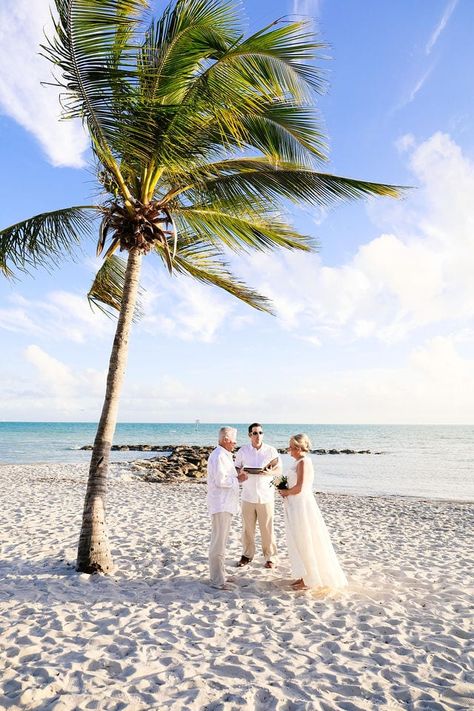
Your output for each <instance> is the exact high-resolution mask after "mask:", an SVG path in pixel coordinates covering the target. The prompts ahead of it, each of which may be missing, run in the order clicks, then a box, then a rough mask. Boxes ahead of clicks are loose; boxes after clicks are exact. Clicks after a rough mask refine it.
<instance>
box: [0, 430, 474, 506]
mask: <svg viewBox="0 0 474 711" xmlns="http://www.w3.org/2000/svg"><path fill="white" fill-rule="evenodd" d="M228 424H230V425H232V426H235V427H237V429H238V440H239V441H238V445H240V444H244V443H246V442H247V441H248V438H247V426H246V425H244V424H235V423H228ZM218 428H219V425H218V424H209V423H199V422H194V423H159V424H152V423H148V424H146V423H145V424H140V423H132V424H127V423H119V424H118V425H117V430H116V433H115V438H114V444H150V445H176V444H199V445H213V444H215V442H216V436H217V430H218ZM95 430H96V425H95V424H94V423H91V422H0V464H7V463H15V464H27V463H28V464H31V463H35V462H41V463H43V462H65V463H79V462H88V461H89V458H90V452H87V451H80V447H82V446H83V445H87V444H92V442H93V439H94V435H95ZM264 432H265V442H267V443H269V444H273V445H274V446H276V447H286V446H287V444H288V439H289V437H290V435H291V434H295V433H297V432H306V433H307V434H308V435H309V437H310V439H311V441H312V444H313V448H315V449H326V450H329V449H337V450H341V449H354V450H366V449H368V450H370V452H371V454H333V455H330V454H326V455H312V458H313V461H314V465H315V472H316V489H317V490H318V491H324V492H337V493H350V494H361V495H378V494H382V495H388V496H414V497H423V498H430V499H448V500H462V501H474V426H438V425H308V424H291V425H285V424H271V425H265V426H264ZM146 456H156V453H145V452H113V453H112V461H115V462H120V461H121V462H125V461H129V460H133V459H137V458H139V457H146ZM283 461H284V465H285V464H288V463H289V458H288V456H287V455H284V456H283Z"/></svg>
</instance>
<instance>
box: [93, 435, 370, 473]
mask: <svg viewBox="0 0 474 711" xmlns="http://www.w3.org/2000/svg"><path fill="white" fill-rule="evenodd" d="M91 449H92V446H91V445H85V446H84V447H81V450H91ZM213 449H214V447H213V446H212V447H205V446H200V445H186V444H179V445H171V444H164V445H163V444H161V445H150V444H114V445H113V446H112V450H113V451H114V452H160V453H161V454H160V455H159V456H157V457H147V458H146V459H135V460H133V461H132V462H131V466H132V468H133V469H134V470H135V471H136V472H137V473H138V472H139V473H140V475H141V478H142V479H143V480H144V481H156V482H172V481H198V480H200V479H203V478H204V477H205V476H206V468H207V460H208V457H209V454H210V453H211V452H212V450H213ZM236 451H237V450H236ZM278 451H279V452H280V454H285V453H286V451H287V450H286V449H278ZM311 454H319V455H324V454H371V451H370V449H359V450H357V449H312V450H311ZM374 454H381V452H374Z"/></svg>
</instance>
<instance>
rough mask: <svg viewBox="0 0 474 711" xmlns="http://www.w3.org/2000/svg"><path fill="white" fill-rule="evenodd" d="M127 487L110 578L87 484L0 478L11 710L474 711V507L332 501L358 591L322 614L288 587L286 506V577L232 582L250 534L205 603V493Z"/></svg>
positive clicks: (82, 471)
mask: <svg viewBox="0 0 474 711" xmlns="http://www.w3.org/2000/svg"><path fill="white" fill-rule="evenodd" d="M121 472H122V473H123V472H124V469H123V468H119V467H118V466H114V475H113V478H112V480H111V484H110V491H109V499H108V523H109V530H110V537H111V541H112V547H113V552H114V559H115V563H116V564H117V566H118V572H117V574H116V575H115V576H113V577H103V576H88V575H78V574H77V573H76V572H75V571H74V567H73V566H74V558H75V548H76V542H77V536H78V531H79V526H80V517H81V513H82V504H83V496H84V487H85V475H86V467H85V466H83V465H78V466H75V465H64V466H61V465H57V464H54V465H37V466H33V465H29V466H9V465H4V466H0V493H1V500H2V505H3V509H2V515H1V517H0V536H1V543H2V547H1V556H0V558H1V560H0V580H1V582H0V670H1V682H2V683H1V691H0V708H2V709H3V708H5V709H55V710H56V709H57V710H61V711H63V710H64V711H65V710H66V709H68V710H69V709H78V710H80V711H83V710H86V709H107V710H108V709H116V710H118V709H137V710H138V709H158V710H160V711H161V709H199V710H200V709H205V710H206V711H211V709H212V710H215V711H217V709H219V710H224V711H231V710H234V709H251V710H253V709H258V710H259V711H264V710H266V709H272V710H273V709H282V710H283V709H285V710H286V711H297V710H298V711H299V710H300V709H301V710H302V709H305V710H307V709H310V710H312V709H321V710H323V711H332V710H334V711H336V710H337V711H339V710H340V709H344V710H345V711H356V710H357V709H373V710H374V711H375V710H376V711H378V710H379V709H386V710H387V711H389V710H390V711H398V710H402V709H403V710H406V709H416V710H420V711H421V710H426V711H435V710H437V709H472V708H474V701H473V697H474V687H473V685H472V683H470V682H472V676H471V677H470V676H469V674H470V671H469V651H471V653H472V637H471V639H469V625H470V622H472V617H471V618H470V617H469V606H468V594H469V590H468V585H469V576H470V575H472V570H473V566H472V558H471V559H470V557H469V556H470V550H469V543H470V541H469V534H470V533H472V530H473V525H472V524H473V519H474V506H473V505H472V504H460V503H446V502H445V503H442V502H439V503H437V502H426V501H418V500H407V499H405V500H402V499H382V498H373V497H372V498H371V497H363V498H362V497H353V496H336V495H321V496H320V497H319V503H320V506H321V508H322V510H323V513H324V516H325V518H326V522H327V524H328V526H329V528H330V530H331V532H332V534H333V540H334V543H335V545H336V548H337V550H338V552H339V554H340V558H341V562H342V564H343V567H344V569H345V571H346V572H347V574H348V576H349V579H350V587H349V589H348V590H347V592H344V593H343V594H339V595H333V596H323V595H317V594H315V593H310V592H302V593H294V592H292V591H291V589H289V587H288V583H287V580H288V578H289V570H288V562H287V558H286V552H285V543H284V533H283V521H282V506H281V501H279V500H278V502H277V516H276V521H277V540H278V542H279V545H280V549H281V556H280V564H279V566H278V568H277V569H276V570H265V569H263V567H262V563H263V561H262V560H261V559H260V558H258V559H256V560H255V561H254V562H253V563H252V565H251V566H249V567H248V568H245V569H243V570H242V571H240V570H239V571H237V569H235V568H234V570H233V571H232V568H231V566H232V565H233V563H235V561H236V560H237V559H238V557H239V555H240V547H239V532H240V522H239V521H238V518H237V517H236V518H235V522H234V526H233V530H232V537H231V544H230V547H229V556H228V563H229V572H230V573H231V572H233V573H234V574H236V575H237V576H238V586H237V588H236V589H235V590H234V591H232V592H223V591H215V590H212V589H211V588H209V587H208V585H207V546H208V539H209V521H208V518H207V514H206V507H205V495H206V487H205V485H202V484H173V485H159V484H146V483H143V482H140V481H136V480H134V479H131V478H130V476H128V475H126V474H125V475H123V474H121ZM120 477H122V478H120ZM471 580H472V579H471ZM470 645H471V646H470ZM471 664H472V656H471ZM471 669H472V666H471ZM471 673H472V672H471Z"/></svg>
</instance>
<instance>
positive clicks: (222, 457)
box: [207, 445, 239, 516]
mask: <svg viewBox="0 0 474 711" xmlns="http://www.w3.org/2000/svg"><path fill="white" fill-rule="evenodd" d="M207 506H208V509H209V514H210V515H211V516H212V514H215V513H222V512H225V511H226V512H228V513H231V514H235V513H237V512H238V510H239V482H238V480H237V472H236V471H235V465H234V460H233V458H232V453H231V452H229V451H228V450H227V449H225V448H224V447H221V446H220V445H219V446H218V447H216V448H215V449H214V451H213V452H211V454H210V456H209V459H208V460H207Z"/></svg>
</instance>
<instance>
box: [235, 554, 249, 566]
mask: <svg viewBox="0 0 474 711" xmlns="http://www.w3.org/2000/svg"><path fill="white" fill-rule="evenodd" d="M251 560H252V559H251V558H247V556H245V555H243V556H242V558H241V559H240V560H239V562H238V563H237V565H236V567H237V568H243V567H244V565H248V564H249V563H250V561H251Z"/></svg>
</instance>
